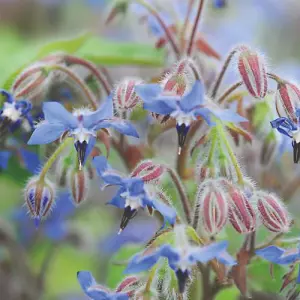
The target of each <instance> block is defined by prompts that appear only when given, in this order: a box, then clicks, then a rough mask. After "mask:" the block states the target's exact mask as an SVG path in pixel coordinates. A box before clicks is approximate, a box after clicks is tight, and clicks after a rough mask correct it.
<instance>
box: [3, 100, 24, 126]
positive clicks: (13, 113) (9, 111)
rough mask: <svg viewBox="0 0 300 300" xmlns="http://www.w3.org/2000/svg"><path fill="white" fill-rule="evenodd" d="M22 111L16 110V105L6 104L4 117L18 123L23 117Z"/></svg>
mask: <svg viewBox="0 0 300 300" xmlns="http://www.w3.org/2000/svg"><path fill="white" fill-rule="evenodd" d="M21 114H22V112H21V110H19V109H16V107H15V104H14V103H7V102H5V103H4V106H3V112H2V116H3V117H7V118H8V119H11V120H12V121H13V122H16V121H18V120H19V119H20V117H21Z"/></svg>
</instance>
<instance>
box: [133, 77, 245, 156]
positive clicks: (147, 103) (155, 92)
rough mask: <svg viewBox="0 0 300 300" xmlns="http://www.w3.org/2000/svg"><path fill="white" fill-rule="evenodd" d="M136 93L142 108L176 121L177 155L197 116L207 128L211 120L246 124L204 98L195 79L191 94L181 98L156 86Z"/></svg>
mask: <svg viewBox="0 0 300 300" xmlns="http://www.w3.org/2000/svg"><path fill="white" fill-rule="evenodd" d="M135 90H136V92H137V94H138V95H139V96H140V97H141V98H142V99H143V101H144V109H146V110H149V111H151V112H153V113H158V114H160V115H170V116H171V117H173V118H175V119H176V121H177V124H176V129H177V134H178V144H179V153H180V151H181V148H182V147H183V146H184V143H185V139H186V136H187V133H188V131H189V128H190V126H191V123H192V122H193V121H195V120H197V119H198V118H199V117H201V118H203V119H204V120H205V121H206V122H207V124H208V125H210V126H212V125H214V122H213V118H214V117H215V118H218V119H220V120H222V121H228V122H233V123H238V122H245V121H247V119H245V118H243V117H241V116H240V115H238V114H237V113H235V112H233V111H231V110H230V109H221V108H219V107H218V106H217V105H216V104H215V103H213V102H210V101H208V100H207V98H205V94H204V86H203V84H202V83H201V82H200V81H198V80H197V81H196V82H195V84H194V86H193V87H192V89H191V91H190V92H188V93H186V94H184V95H183V96H182V97H180V96H178V95H173V94H171V95H170V94H169V93H165V92H164V91H163V88H162V87H161V86H160V85H159V84H145V85H138V86H136V87H135Z"/></svg>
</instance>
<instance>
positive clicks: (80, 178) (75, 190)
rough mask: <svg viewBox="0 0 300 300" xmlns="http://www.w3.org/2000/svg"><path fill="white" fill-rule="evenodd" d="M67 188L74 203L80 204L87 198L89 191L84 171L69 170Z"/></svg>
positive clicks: (86, 174) (87, 179) (87, 178)
mask: <svg viewBox="0 0 300 300" xmlns="http://www.w3.org/2000/svg"><path fill="white" fill-rule="evenodd" d="M68 176H69V188H70V191H71V195H72V198H73V201H74V203H75V204H76V205H77V204H80V203H81V202H82V201H84V200H85V199H86V198H87V195H88V191H89V183H90V179H89V174H88V172H87V171H86V170H85V169H82V170H78V169H77V168H76V169H73V170H70V172H69V174H68Z"/></svg>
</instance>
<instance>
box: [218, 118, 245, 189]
mask: <svg viewBox="0 0 300 300" xmlns="http://www.w3.org/2000/svg"><path fill="white" fill-rule="evenodd" d="M217 130H218V133H219V136H220V138H221V139H222V141H223V143H224V145H225V147H226V149H227V151H228V154H229V156H230V159H231V161H232V163H233V166H234V169H235V171H236V175H237V180H238V184H240V185H243V184H244V179H243V173H242V171H241V169H240V166H239V163H238V161H237V159H236V156H235V154H234V153H233V150H232V148H231V145H230V143H229V141H228V137H227V136H226V133H225V131H224V128H223V126H222V124H221V122H220V121H217Z"/></svg>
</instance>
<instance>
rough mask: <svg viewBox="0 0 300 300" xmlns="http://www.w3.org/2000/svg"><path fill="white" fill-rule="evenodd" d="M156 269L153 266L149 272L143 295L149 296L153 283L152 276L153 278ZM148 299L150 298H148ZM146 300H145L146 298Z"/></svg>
mask: <svg viewBox="0 0 300 300" xmlns="http://www.w3.org/2000/svg"><path fill="white" fill-rule="evenodd" d="M156 269H157V267H156V266H154V267H153V268H152V269H151V271H150V272H149V277H148V280H147V283H146V286H145V291H144V293H145V294H149V293H150V291H151V284H152V282H153V279H154V276H155V273H156ZM149 298H150V297H149ZM146 299H147V298H146Z"/></svg>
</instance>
